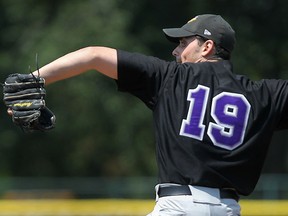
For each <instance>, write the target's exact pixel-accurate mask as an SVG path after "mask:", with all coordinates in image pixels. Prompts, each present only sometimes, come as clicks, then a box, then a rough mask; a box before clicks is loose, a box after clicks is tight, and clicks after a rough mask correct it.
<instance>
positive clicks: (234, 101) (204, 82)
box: [117, 50, 288, 195]
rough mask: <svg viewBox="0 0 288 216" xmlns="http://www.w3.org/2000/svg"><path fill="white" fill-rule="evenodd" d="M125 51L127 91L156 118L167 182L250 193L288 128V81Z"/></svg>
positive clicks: (121, 64) (122, 69) (223, 65)
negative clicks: (273, 143)
mask: <svg viewBox="0 0 288 216" xmlns="http://www.w3.org/2000/svg"><path fill="white" fill-rule="evenodd" d="M117 52H118V81H117V84H118V88H119V90H120V91H126V92H130V93H131V94H133V95H135V96H136V97H138V98H139V99H141V100H142V101H143V102H144V103H145V104H146V105H147V106H148V107H149V108H150V109H151V110H152V111H153V118H154V124H155V139H156V153H157V163H158V169H159V183H177V184H184V185H187V184H190V185H198V186H206V187H215V188H235V189H236V190H237V191H238V193H239V194H242V195H248V194H250V193H251V192H252V191H253V189H254V187H255V185H256V183H257V181H258V179H259V176H260V173H261V170H262V166H263V163H264V159H265V157H266V153H267V150H268V147H269V143H270V140H271V138H272V135H273V131H275V130H279V129H284V128H287V126H288V119H287V113H288V112H287V109H288V101H287V99H288V86H287V85H288V82H287V81H286V80H267V79H266V80H265V79H263V80H260V81H252V80H250V79H249V78H247V77H245V76H239V75H235V74H234V73H233V72H232V65H231V63H230V62H229V61H218V62H202V63H184V64H178V63H176V62H167V61H164V60H161V59H158V58H155V57H148V56H145V55H142V54H137V53H129V52H125V51H121V50H118V51H117Z"/></svg>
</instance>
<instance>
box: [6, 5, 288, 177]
mask: <svg viewBox="0 0 288 216" xmlns="http://www.w3.org/2000/svg"><path fill="white" fill-rule="evenodd" d="M287 6H288V2H287V1H284V0H282V1H281V0H278V1H262V0H254V1H253V4H252V3H251V1H248V0H245V1H238V2H232V1H229V0H203V1H196V0H195V1H194V0H180V1H172V0H168V1H167V0H158V1H152V0H141V1H132V0H69V1H68V0H61V1H60V0H57V1H56V0H41V1H38V0H25V1H23V0H12V1H11V0H2V1H0V28H1V35H0V39H1V40H0V59H1V61H0V69H1V71H2V73H1V74H0V78H1V79H2V80H3V79H4V78H5V77H6V76H7V75H8V74H10V73H13V72H20V73H26V72H28V71H29V66H31V68H32V70H34V69H36V63H35V55H36V53H38V56H39V65H40V66H43V65H44V64H46V63H48V62H50V61H52V60H54V59H55V58H58V57H60V56H62V55H64V54H66V53H68V52H71V51H74V50H76V49H79V48H82V47H85V46H93V45H103V46H110V47H115V48H119V49H126V50H129V51H137V52H143V53H145V54H150V55H155V56H159V57H161V58H165V59H167V60H172V59H173V57H172V56H171V51H172V50H173V47H174V44H170V43H169V42H167V41H166V40H165V37H164V36H163V33H162V32H161V29H162V28H166V27H174V26H179V25H182V24H184V23H185V22H186V21H187V20H189V19H190V18H192V17H194V16H195V15H197V14H201V13H217V14H221V15H222V16H223V17H225V18H226V19H227V20H228V21H229V22H230V23H231V24H232V26H233V27H234V29H235V30H236V32H237V35H238V36H237V47H236V49H235V53H234V56H233V59H232V60H233V62H234V65H235V68H236V72H237V73H240V74H246V75H249V76H251V77H252V78H254V79H259V78H262V77H267V78H269V77H275V78H287V66H286V64H285V63H286V62H287V60H288V54H287V51H286V50H287V46H288V43H287V41H286V38H287V34H288V29H287V22H288V21H287V20H288V19H287V16H288V15H287V13H286V11H285V8H287ZM47 91H48V95H47V104H48V107H50V108H51V109H52V110H53V111H54V112H55V114H56V116H57V125H56V129H55V130H53V131H51V132H49V133H35V134H24V133H23V132H22V131H21V130H20V129H19V128H15V126H14V125H13V124H12V123H11V119H10V118H9V117H8V116H7V115H6V113H5V112H6V111H5V108H4V106H3V105H2V109H1V110H0V112H1V113H0V114H1V116H2V117H1V122H2V124H1V125H2V127H1V130H0V140H1V145H0V164H1V165H0V175H2V176H3V175H7V176H9V175H12V176H131V175H148V176H153V175H156V165H155V155H154V148H155V146H154V136H153V127H152V121H151V112H150V111H149V110H148V109H147V108H146V107H145V106H144V105H143V104H142V103H141V102H140V101H139V100H137V99H135V98H134V97H132V96H130V95H127V94H123V93H118V91H117V87H116V84H115V83H114V81H111V80H109V79H108V78H106V77H104V76H102V75H100V74H97V73H96V72H94V71H90V72H88V73H86V74H84V75H81V76H79V77H75V78H72V79H69V80H65V81H62V82H61V83H55V84H53V85H51V86H48V87H47ZM282 137H283V138H284V139H285V135H282ZM282 140H283V139H282ZM284 144H285V143H284ZM279 145H280V144H278V147H279ZM276 146H277V145H276ZM281 147H282V149H284V151H281V153H282V154H283V158H284V155H285V148H284V147H283V145H282V146H281ZM275 151H276V149H275V150H274V151H273V149H272V152H275ZM286 151H287V148H286ZM280 163H281V166H280V167H282V168H281V169H280V170H281V171H283V170H287V169H288V168H287V167H288V165H287V164H286V163H285V162H283V161H280ZM278 167H279V166H278ZM270 169H271V170H272V167H271V168H270V167H268V168H267V170H270Z"/></svg>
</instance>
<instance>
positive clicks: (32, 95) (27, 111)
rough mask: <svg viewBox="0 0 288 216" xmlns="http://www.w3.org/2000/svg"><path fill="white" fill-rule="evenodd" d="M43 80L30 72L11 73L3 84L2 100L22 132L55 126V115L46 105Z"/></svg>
mask: <svg viewBox="0 0 288 216" xmlns="http://www.w3.org/2000/svg"><path fill="white" fill-rule="evenodd" d="M44 83H45V80H44V79H43V78H41V77H39V76H37V77H36V76H34V75H33V74H32V73H31V74H17V73H16V74H11V75H9V76H8V77H7V78H6V80H5V83H4V84H3V101H4V103H5V105H6V106H7V107H8V110H9V111H10V113H11V115H12V121H13V122H14V123H15V124H16V125H18V126H20V127H21V128H22V129H23V131H24V132H33V131H47V130H50V129H52V128H54V127H55V120H56V117H55V115H54V114H53V112H52V111H51V110H49V109H48V108H47V107H46V104H45V100H44V99H45V96H46V91H45V89H44Z"/></svg>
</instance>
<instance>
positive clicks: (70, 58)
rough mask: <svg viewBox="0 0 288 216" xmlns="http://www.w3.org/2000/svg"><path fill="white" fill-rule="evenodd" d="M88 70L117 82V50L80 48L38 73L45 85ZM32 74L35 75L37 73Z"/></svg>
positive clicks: (44, 67) (42, 68)
mask: <svg viewBox="0 0 288 216" xmlns="http://www.w3.org/2000/svg"><path fill="white" fill-rule="evenodd" d="M89 70H96V71H98V72H100V73H102V74H104V75H106V76H108V77H110V78H112V79H115V80H117V79H118V72H117V50H116V49H112V48H108V47H97V46H95V47H86V48H82V49H79V50H77V51H74V52H71V53H68V54H66V55H64V56H62V57H60V58H58V59H56V60H54V61H52V62H51V63H49V64H47V65H45V66H43V67H41V68H40V69H39V72H40V76H41V77H43V78H44V79H45V83H46V85H47V84H50V83H54V82H57V81H60V80H63V79H67V78H70V77H73V76H77V75H80V74H82V73H84V72H86V71H89ZM33 73H34V75H37V74H38V71H35V72H33Z"/></svg>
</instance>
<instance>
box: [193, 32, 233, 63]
mask: <svg viewBox="0 0 288 216" xmlns="http://www.w3.org/2000/svg"><path fill="white" fill-rule="evenodd" d="M196 38H197V41H198V44H199V46H201V45H202V44H203V43H205V41H207V40H208V39H207V38H204V37H201V36H199V35H196ZM213 57H214V58H220V59H223V60H229V59H230V58H231V53H230V52H228V51H227V50H226V49H224V48H222V47H221V46H219V45H217V44H215V54H214V55H213Z"/></svg>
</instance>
